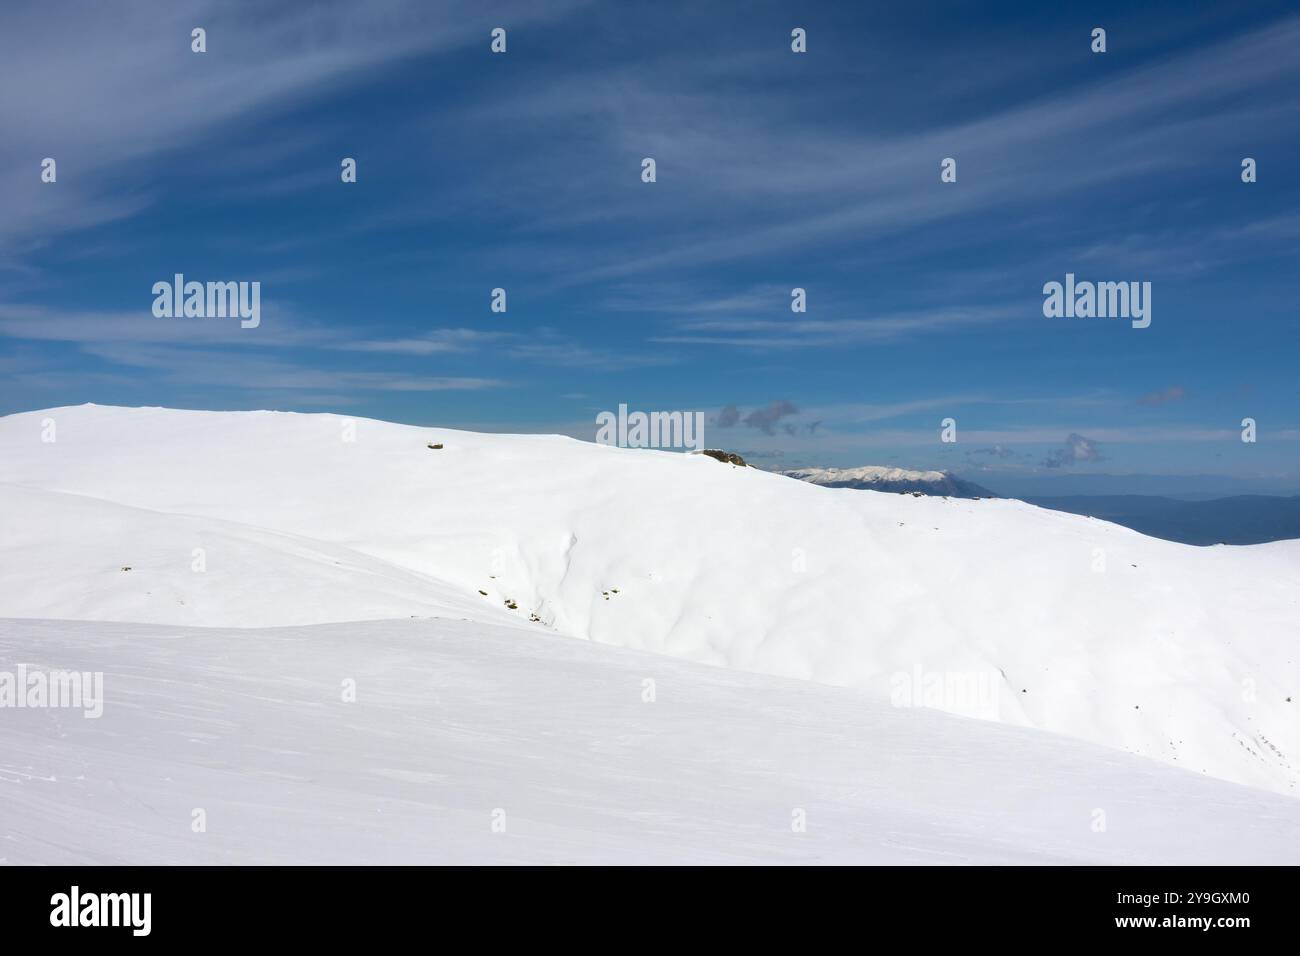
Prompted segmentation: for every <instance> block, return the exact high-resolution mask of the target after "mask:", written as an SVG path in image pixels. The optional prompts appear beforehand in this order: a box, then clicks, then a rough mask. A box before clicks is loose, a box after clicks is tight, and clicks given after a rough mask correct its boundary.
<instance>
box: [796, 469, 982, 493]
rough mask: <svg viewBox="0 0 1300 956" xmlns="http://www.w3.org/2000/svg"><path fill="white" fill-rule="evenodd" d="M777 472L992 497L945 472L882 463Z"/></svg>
mask: <svg viewBox="0 0 1300 956" xmlns="http://www.w3.org/2000/svg"><path fill="white" fill-rule="evenodd" d="M780 474H783V475H786V476H787V477H790V478H798V479H799V480H800V481H807V482H811V483H812V484H814V485H822V486H823V487H826V488H858V489H864V490H867V491H893V492H900V493H901V492H908V491H917V492H920V493H921V494H924V495H948V496H950V497H953V498H993V497H996V496H995V495H994V494H993V492H991V491H989V490H988V489H987V488H981V487H980V486H979V485H977V484H975V483H974V482H971V481H966V480H965V479H963V478H958V477H957V476H956V475H953V474H950V473H949V472H946V471H909V470H908V469H906V468H889V467H886V466H883V465H863V466H862V467H861V468H795V469H792V470H790V471H783V472H781V473H780Z"/></svg>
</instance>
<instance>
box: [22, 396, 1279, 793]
mask: <svg viewBox="0 0 1300 956" xmlns="http://www.w3.org/2000/svg"><path fill="white" fill-rule="evenodd" d="M43 423H52V424H53V426H54V428H55V434H56V440H54V441H52V442H51V441H42V438H43V437H44V436H46V435H47V434H48V432H49V426H48V424H43ZM349 438H351V439H353V440H348V439H349ZM430 444H442V445H443V447H442V448H441V449H431V448H429V447H428V446H429V445H430ZM0 483H4V487H3V488H0V501H3V504H4V515H5V516H4V518H3V519H2V520H3V528H2V529H0V530H3V532H4V534H3V537H2V538H0V574H2V575H3V581H4V582H5V584H4V588H3V592H0V615H5V616H11V617H41V618H54V617H61V618H69V617H72V618H80V619H83V620H135V621H153V622H159V623H176V624H181V623H184V624H193V625H228V624H238V625H241V626H269V625H279V624H295V623H304V622H309V621H321V620H329V619H334V620H355V619H358V618H361V617H393V618H398V617H401V618H409V617H410V616H411V615H418V616H424V615H438V616H451V617H473V618H475V619H481V620H484V621H488V622H492V621H499V620H501V616H502V615H509V616H510V617H511V618H513V619H515V620H517V621H519V622H520V624H522V625H524V626H526V627H531V628H534V629H537V630H545V629H548V628H549V629H551V630H553V631H555V632H558V633H560V634H564V635H570V636H574V637H581V638H587V639H590V640H593V641H598V642H602V643H606V644H617V645H621V646H624V647H629V648H635V649H641V650H648V651H655V652H659V653H666V654H672V655H675V656H678V657H683V658H687V659H689V660H693V661H701V662H707V663H712V664H720V665H724V666H728V667H732V668H738V669H743V670H749V671H759V672H764V673H767V674H772V675H777V676H781V677H794V678H803V679H808V680H813V681H819V682H823V683H829V684H839V685H847V686H850V687H855V688H859V689H861V690H862V691H864V692H865V693H866V695H867V696H868V697H870V698H873V699H877V700H882V701H887V700H890V699H893V700H894V702H895V703H900V702H901V703H912V704H915V703H918V702H921V703H926V704H927V705H930V706H938V707H941V708H944V709H949V710H954V711H958V712H964V713H972V714H975V715H978V716H982V717H990V718H994V719H997V720H1000V721H1002V722H1005V723H1011V724H1018V725H1024V726H1032V727H1037V728H1041V729H1045V730H1051V731H1056V732H1060V733H1064V734H1069V735H1072V736H1075V737H1080V738H1084V739H1086V740H1090V741H1094V742H1097V743H1101V744H1106V745H1108V746H1111V747H1115V748H1119V749H1122V750H1128V751H1131V752H1133V753H1137V754H1141V755H1144V756H1148V757H1152V758H1155V759H1159V760H1163V761H1166V762H1169V763H1172V764H1174V765H1176V766H1179V767H1184V768H1186V769H1188V770H1191V771H1193V772H1197V773H1205V774H1209V775H1213V776H1219V777H1223V778H1226V779H1229V780H1233V781H1237V782H1242V783H1248V784H1252V785H1255V786H1261V787H1267V788H1271V789H1274V790H1278V791H1281V792H1285V793H1294V791H1295V786H1296V781H1297V770H1296V768H1297V761H1298V759H1300V758H1298V755H1300V718H1298V715H1300V710H1298V706H1297V704H1296V703H1294V701H1295V700H1296V699H1297V691H1298V690H1300V679H1298V678H1300V668H1298V667H1297V654H1298V653H1300V587H1297V581H1298V574H1297V572H1300V546H1298V543H1296V542H1278V543H1275V544H1270V545H1257V546H1250V547H1233V548H1229V547H1219V548H1193V547H1189V546H1184V545H1179V544H1174V543H1171V542H1166V541H1160V540H1156V539H1152V538H1147V537H1144V536H1142V535H1139V534H1137V533H1135V532H1132V531H1129V530H1126V529H1124V528H1121V527H1118V526H1116V525H1112V524H1108V523H1105V522H1101V521H1094V520H1090V519H1088V518H1084V517H1078V516H1073V515H1067V514H1061V513H1057V512H1051V511H1045V510H1042V509H1039V508H1035V507H1032V506H1029V505H1026V504H1024V503H1022V502H1018V501H1010V500H981V501H971V500H957V499H949V500H945V499H942V498H930V497H920V498H915V497H912V496H910V495H907V496H904V495H897V494H875V493H871V492H863V491H856V490H849V489H843V490H840V489H828V488H820V487H817V486H815V485H812V484H808V483H804V482H799V481H794V480H791V479H790V478H786V477H783V476H780V475H774V474H767V473H763V472H760V471H757V470H755V469H749V468H735V467H730V466H727V465H722V464H719V463H718V462H717V461H713V460H711V459H708V458H706V457H704V456H690V455H681V454H672V453H667V452H655V451H643V450H626V449H618V448H611V447H606V446H598V445H593V444H588V443H583V442H577V441H574V440H571V439H567V438H560V437H555V436H519V435H514V436H509V435H490V434H478V433H472V432H460V431H452V430H448V429H432V428H417V427H411V426H403V425H393V424H387V423H382V422H375V421H368V420H356V421H351V420H349V419H345V418H342V417H340V416H336V415H296V414H284V413H271V412H252V413H215V412H186V411H173V410H165V409H121V408H103V407H94V406H82V407H77V408H61V409H53V410H49V411H43V412H33V413H25V414H22V415H13V416H9V417H7V418H5V419H3V420H0ZM14 486H18V487H14ZM23 489H35V490H37V491H39V492H40V493H41V494H40V495H35V494H34V492H33V491H31V490H23ZM56 492H57V493H61V494H53V493H56ZM74 496H84V497H89V498H96V499H100V500H101V502H102V503H104V508H105V514H103V515H100V514H98V513H96V514H87V513H84V509H85V507H86V505H85V503H84V501H83V500H82V499H78V498H76V497H74ZM110 503H111V504H110ZM77 509H83V510H77ZM124 509H136V510H135V511H129V510H124ZM41 515H45V517H40V516H41ZM42 528H45V529H46V533H45V534H42V533H41V529H42ZM195 548H205V556H206V568H207V570H206V571H202V572H196V571H194V570H192V561H193V558H192V555H193V551H194V549H195ZM281 557H282V558H283V560H281ZM335 561H337V562H339V563H337V564H334V563H331V562H335ZM128 566H129V567H130V568H131V569H132V570H130V571H129V572H127V571H121V570H120V568H121V567H128ZM480 592H484V593H480ZM160 594H162V595H165V598H164V599H160V598H159V595H160ZM173 599H174V600H175V604H174V605H173V604H172V603H171V601H172V600H173ZM182 601H183V602H184V603H181V602H182ZM511 605H513V607H512V606H511ZM480 609H481V610H480ZM530 619H535V620H531V621H530ZM961 687H964V688H965V690H962V691H960V692H957V691H954V688H958V689H960V688H961ZM972 688H973V689H974V690H975V691H976V692H975V693H973V694H972V693H971V690H972ZM932 691H933V693H932ZM1288 698H1290V700H1288Z"/></svg>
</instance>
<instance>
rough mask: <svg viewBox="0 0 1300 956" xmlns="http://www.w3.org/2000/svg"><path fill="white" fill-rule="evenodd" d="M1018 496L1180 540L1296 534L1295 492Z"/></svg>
mask: <svg viewBox="0 0 1300 956" xmlns="http://www.w3.org/2000/svg"><path fill="white" fill-rule="evenodd" d="M1024 500H1025V501H1028V502H1029V503H1030V504H1033V505H1038V506H1039V507H1042V508H1051V509H1052V510H1053V511H1065V512H1068V513H1069V514H1076V515H1091V516H1092V517H1094V518H1101V519H1103V520H1105V521H1113V522H1115V523H1116V524H1122V525H1123V526H1124V527H1126V528H1132V529H1133V530H1134V531H1140V532H1142V533H1143V534H1149V535H1151V536H1152V537H1154V538H1165V539H1166V540H1169V541H1181V542H1183V543H1184V544H1261V543H1263V542H1265V541H1282V540H1287V539H1290V538H1300V496H1292V497H1289V498H1284V497H1278V496H1275V495H1235V496H1233V497H1231V498H1216V499H1214V500H1212V501H1178V500H1177V499H1174V498H1161V497H1157V496H1155V495H1064V496H1058V497H1044V498H1038V497H1034V498H1025V499H1024Z"/></svg>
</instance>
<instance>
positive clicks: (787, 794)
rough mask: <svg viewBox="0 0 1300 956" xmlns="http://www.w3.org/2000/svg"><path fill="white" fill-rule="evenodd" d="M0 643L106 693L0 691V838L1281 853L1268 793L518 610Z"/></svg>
mask: <svg viewBox="0 0 1300 956" xmlns="http://www.w3.org/2000/svg"><path fill="white" fill-rule="evenodd" d="M0 659H4V660H15V659H17V660H22V661H27V662H29V663H30V664H32V665H33V666H36V665H39V666H44V667H50V668H53V667H60V666H69V665H74V664H75V666H77V667H83V668H86V669H89V670H102V671H104V698H105V700H104V708H103V715H102V716H101V717H99V718H97V719H83V718H82V717H81V716H80V715H79V714H77V713H76V712H69V711H67V710H9V711H3V712H0V713H2V714H3V718H4V719H3V720H0V863H11V864H38V863H39V864H85V863H94V864H105V863H128V864H197V863H335V864H366V863H473V864H481V863H544V864H555V863H560V864H563V863H678V864H680V863H922V864H935V863H956V864H966V863H1113V864H1152V863H1160V864H1185V863H1211V862H1213V863H1275V864H1285V863H1294V862H1295V861H1296V860H1297V859H1300V801H1297V800H1293V799H1290V798H1287V797H1282V796H1277V795H1273V794H1268V793H1264V792H1262V791H1259V790H1251V789H1248V788H1244V787H1236V786H1233V785H1231V784H1228V783H1224V782H1222V781H1218V780H1209V779H1206V778H1204V777H1202V776H1200V775H1198V774H1193V773H1190V772H1188V771H1184V770H1179V769H1176V768H1173V767H1162V766H1159V765H1157V764H1153V763H1151V762H1150V761H1145V760H1141V759H1139V758H1137V757H1133V756H1130V755H1128V754H1122V753H1117V752H1115V751H1113V750H1108V749H1105V748H1101V747H1097V746H1094V745H1091V744H1085V743H1082V742H1079V741H1073V740H1070V739H1068V738H1064V737H1057V736H1055V735H1051V734H1043V733H1039V732H1037V731H1031V730H1024V729H1020V728H1011V727H999V726H997V725H994V724H988V723H982V722H977V721H973V720H963V719H961V718H957V717H949V716H947V715H944V714H938V713H934V712H925V711H903V710H896V709H894V708H892V707H890V706H889V705H888V704H884V703H880V702H874V701H871V700H869V699H867V698H866V696H865V695H863V694H862V693H861V692H856V691H852V690H847V689H843V688H835V687H825V686H820V685H817V684H812V683H807V682H803V681H787V680H781V679H779V678H772V677H764V676H760V675H751V674H743V673H739V672H736V671H731V670H726V669H722V668H714V667H704V666H701V665H698V664H691V663H688V662H685V661H679V660H673V659H672V658H667V657H662V656H657V655H649V654H641V653H636V652H631V651H625V650H621V649H619V648H611V647H600V646H596V645H592V644H588V643H584V642H581V641H572V640H564V639H561V638H557V637H554V636H548V635H545V634H536V633H528V632H527V631H525V630H521V629H520V628H519V627H518V626H515V627H510V628H507V627H499V626H491V625H484V624H478V623H466V622H460V621H445V620H432V621H411V620H405V621H387V622H376V623H369V624H326V625H317V626H314V627H300V628H278V629H272V630H235V631H231V630H220V629H188V628H177V627H159V626H156V625H138V624H101V623H79V622H68V621H57V622H56V621H30V620H9V621H0ZM345 680H351V681H354V682H355V685H354V686H355V691H356V693H355V700H354V701H352V702H345V701H344V699H343V692H342V691H343V682H344V681H345ZM647 681H652V682H653V684H647ZM649 690H652V691H653V694H652V695H651V694H650V693H648V691H649ZM651 696H652V697H653V700H650V699H649V698H650V697H651ZM196 811H201V812H202V816H201V817H199V816H196ZM196 821H201V822H202V824H203V828H202V829H201V830H199V831H197V832H196V830H195V826H196ZM494 824H495V829H494ZM800 824H803V825H802V826H800Z"/></svg>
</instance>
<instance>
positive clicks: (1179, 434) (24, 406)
mask: <svg viewBox="0 0 1300 956" xmlns="http://www.w3.org/2000/svg"><path fill="white" fill-rule="evenodd" d="M1023 6H1024V8H1023V9H1019V8H1018V7H1017V5H1002V4H997V5H995V4H988V3H962V4H921V3H914V4H907V5H897V4H889V5H884V4H881V5H874V4H872V5H868V4H860V3H844V4H832V3H826V4H813V5H809V4H806V3H799V4H794V3H785V4H782V3H746V4H698V3H696V4H672V3H656V4H636V5H633V4H621V3H620V4H615V3H584V2H577V0H573V2H566V0H557V2H548V3H546V4H538V3H533V2H519V3H495V4H494V3H441V4H439V3H412V4H398V3H384V2H379V3H366V4H330V3H327V4H312V5H283V6H279V7H276V8H274V10H273V9H272V8H271V5H268V4H251V3H250V4H232V3H221V4H217V3H195V2H178V3H167V4H162V3H154V4H114V5H105V4H90V3H86V4H54V5H48V4H44V5H37V4H23V3H10V4H6V5H5V6H4V7H3V8H2V9H0V61H2V62H4V63H5V75H6V78H7V80H8V82H7V83H6V84H5V85H4V88H3V90H0V128H3V130H4V136H3V137H0V207H3V212H4V215H3V216H0V412H2V413H9V412H14V411H21V410H28V409H33V408H41V407H46V406H52V405H64V404H78V403H81V402H87V401H90V402H98V403H103V404H126V405H173V406H182V407H198V408H221V409H247V408H276V409H289V410H299V411H335V412H342V413H344V414H351V415H361V416H369V417H377V418H385V419H391V420H397V421H406V422H412V423H419V424H439V425H448V426H455V427H469V428H481V429H489V430H504V431H546V432H561V433H565V434H570V435H575V436H578V437H584V438H590V437H592V435H593V434H594V430H595V425H594V421H595V415H596V413H597V412H599V411H601V410H605V409H615V408H617V406H618V404H620V403H626V404H628V405H629V406H631V407H632V408H634V409H644V410H669V409H697V410H701V411H704V412H705V413H706V415H707V420H708V424H707V426H706V437H707V439H708V444H710V445H716V446H721V447H725V448H728V449H732V450H738V451H740V452H741V453H742V454H745V455H746V456H747V457H749V458H751V459H752V460H754V461H755V463H757V464H759V465H761V466H763V467H795V466H801V465H839V466H848V465H858V464H897V465H902V466H907V467H918V468H920V467H926V468H931V467H934V468H950V469H953V470H956V471H958V472H961V473H963V474H967V475H969V476H971V477H973V478H975V479H976V480H980V481H982V483H985V484H988V485H989V486H990V487H993V488H995V490H1001V489H1000V488H999V482H1000V481H1006V482H1011V481H1013V480H1014V479H1020V478H1033V479H1037V478H1044V479H1051V478H1057V477H1062V476H1065V475H1069V476H1074V477H1077V476H1079V475H1086V474H1092V473H1111V474H1133V473H1140V474H1148V475H1167V476H1170V480H1171V482H1172V481H1174V480H1175V479H1178V478H1186V476H1191V475H1219V476H1223V482H1222V487H1223V489H1224V490H1232V489H1234V488H1246V487H1251V488H1256V487H1258V488H1267V489H1268V490H1288V491H1290V492H1292V493H1294V492H1300V414H1298V413H1297V409H1296V402H1297V395H1296V384H1295V383H1296V377H1297V376H1296V359H1297V355H1298V352H1300V349H1298V348H1297V318H1298V317H1297V313H1296V302H1297V285H1298V283H1300V272H1298V271H1297V261H1298V260H1297V252H1298V251H1300V202H1298V200H1300V180H1298V179H1297V176H1296V175H1295V171H1294V164H1295V161H1296V156H1297V146H1298V145H1300V122H1298V120H1300V98H1298V97H1297V93H1296V91H1297V89H1300V16H1298V15H1297V14H1295V12H1294V7H1293V6H1292V5H1289V4H1282V3H1276V4H1271V3H1255V4H1249V5H1239V4H1233V5H1220V6H1217V7H1216V6H1211V5H1206V6H1205V9H1200V8H1199V7H1198V6H1197V5H1187V4H1143V5H1142V9H1140V10H1137V9H1132V7H1133V6H1134V5H1132V4H1069V5H1064V4H1025V5H1023ZM900 7H901V8H900ZM196 26H202V27H204V28H205V29H206V30H207V34H208V37H207V43H208V52H206V53H204V54H195V53H192V52H191V50H190V31H191V29H193V28H194V27H196ZM497 26H500V27H504V28H505V29H506V30H507V36H508V52H507V53H506V54H504V55H493V54H492V53H491V52H490V50H489V32H490V30H491V29H492V28H493V27H497ZM1096 26H1101V27H1104V28H1106V30H1107V43H1108V51H1107V52H1106V53H1105V54H1101V55H1098V54H1093V53H1092V52H1091V51H1090V49H1089V45H1090V32H1091V30H1092V28H1093V27H1096ZM794 27H803V28H805V29H806V30H807V32H808V52H807V53H806V54H802V55H797V54H794V53H792V52H791V51H790V30H791V29H792V28H794ZM47 156H48V157H54V158H55V159H56V160H57V162H58V181H57V182H56V183H53V184H49V183H42V182H41V181H40V163H41V160H42V159H43V158H44V157H47ZM345 156H348V157H354V158H355V159H356V160H357V163H358V181H357V182H356V183H355V184H344V183H342V182H341V181H340V176H339V163H340V160H341V159H342V158H343V157H345ZM647 156H650V157H654V158H655V160H656V163H657V177H658V181H657V182H655V183H651V184H647V183H643V182H641V179H640V171H641V160H642V158H643V157H647ZM949 156H951V157H954V158H955V159H956V160H957V164H958V177H957V182H956V183H941V182H940V178H939V164H940V161H941V160H942V159H943V158H944V157H949ZM1247 156H1249V157H1252V158H1254V159H1255V160H1256V161H1257V163H1258V176H1259V181H1258V182H1256V183H1252V184H1244V183H1242V182H1241V178H1240V164H1241V160H1242V158H1243V157H1247ZM177 272H181V273H184V274H185V275H186V277H187V278H189V279H198V280H245V281H252V280H256V281H259V282H261V285H262V322H261V325H260V326H259V327H258V328H256V329H241V328H240V327H239V324H238V322H234V321H230V320H220V319H211V320H209V319H158V318H155V317H154V316H153V315H152V313H151V306H152V302H153V296H152V294H151V291H150V290H151V287H152V285H153V283H154V282H157V281H159V280H169V279H170V278H171V277H172V275H173V274H174V273H177ZM1067 272H1073V273H1075V274H1077V275H1078V276H1079V277H1080V279H1092V280H1096V281H1130V280H1132V281H1149V282H1151V284H1152V290H1153V291H1152V324H1151V327H1150V328H1147V329H1141V330H1139V329H1133V328H1131V327H1130V325H1129V323H1128V322H1127V321H1124V320H1105V319H1091V320H1088V319H1048V318H1045V317H1044V316H1043V312H1042V302H1043V295H1042V286H1043V284H1044V283H1045V282H1049V281H1052V280H1056V281H1061V280H1062V279H1063V278H1064V276H1065V274H1066V273H1067ZM796 286H798V287H802V288H805V289H806V290H807V296H808V311H807V313H806V314H802V315H799V314H794V313H792V312H791V311H790V290H791V288H793V287H796ZM494 287H503V288H505V289H506V290H507V295H508V304H509V309H508V312H507V313H505V314H494V313H492V312H491V311H490V310H489V296H490V290H491V289H493V288H494ZM732 407H734V409H735V411H734V412H732V411H730V409H731V408H732ZM724 410H725V411H724ZM948 417H951V418H953V419H955V420H956V421H957V436H958V441H957V442H956V443H955V444H944V443H942V442H940V441H939V429H940V422H941V420H942V419H944V418H948ZM1244 417H1252V418H1254V419H1255V420H1256V421H1257V422H1258V428H1259V440H1258V441H1257V442H1256V443H1254V444H1244V443H1242V442H1241V441H1240V439H1239V434H1240V421H1241V419H1242V418H1244ZM729 422H734V423H733V424H728V423H729ZM1251 483H1253V484H1251ZM1144 490H1151V489H1150V488H1147V487H1145V486H1144Z"/></svg>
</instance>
